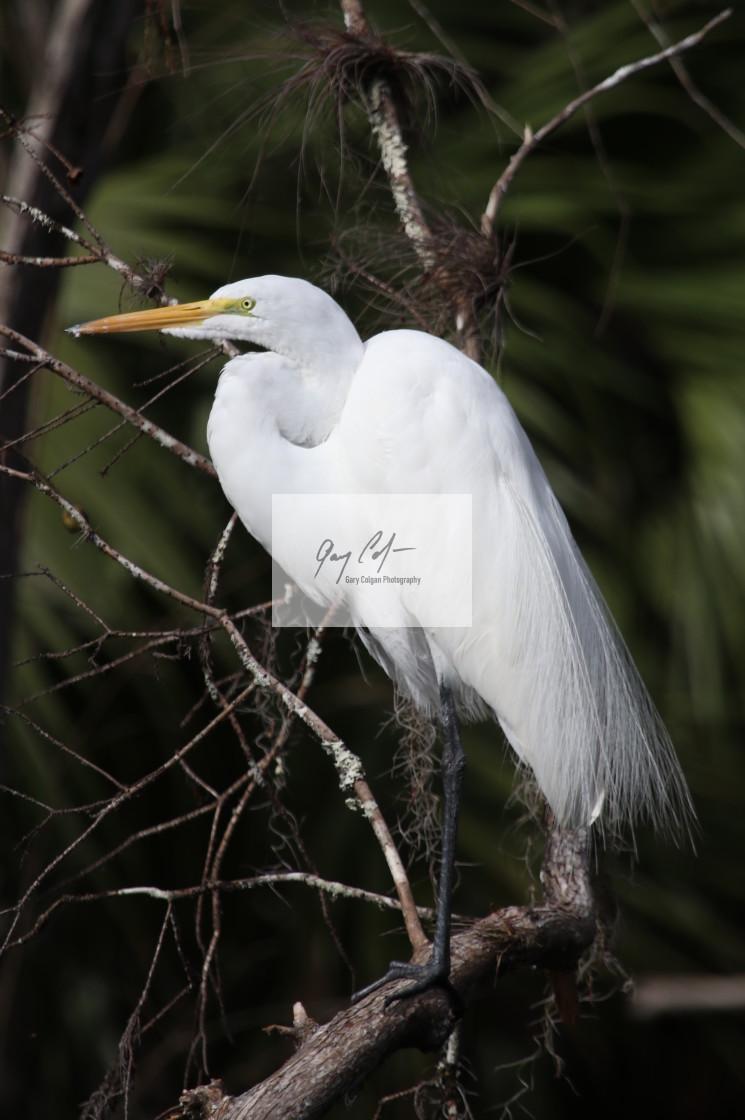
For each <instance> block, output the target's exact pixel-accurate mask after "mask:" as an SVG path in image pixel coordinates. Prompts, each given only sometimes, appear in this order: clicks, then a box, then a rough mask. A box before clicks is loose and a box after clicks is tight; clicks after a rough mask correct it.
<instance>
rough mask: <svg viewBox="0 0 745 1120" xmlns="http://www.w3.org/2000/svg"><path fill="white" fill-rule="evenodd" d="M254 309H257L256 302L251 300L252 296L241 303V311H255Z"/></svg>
mask: <svg viewBox="0 0 745 1120" xmlns="http://www.w3.org/2000/svg"><path fill="white" fill-rule="evenodd" d="M254 307H256V300H255V299H251V297H250V296H246V298H245V299H242V300H241V302H240V309H241V311H253V309H254Z"/></svg>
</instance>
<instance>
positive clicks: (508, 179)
mask: <svg viewBox="0 0 745 1120" xmlns="http://www.w3.org/2000/svg"><path fill="white" fill-rule="evenodd" d="M731 15H732V9H731V8H725V9H724V11H721V12H720V13H719V15H716V16H714V18H713V19H710V20H709V22H708V23H706V24H704V26H703V27H702V28H700V30H698V31H696V32H694V33H693V34H692V35H687V36H686V37H685V39H681V40H680V42H678V43H673V45H672V46H670V47H666V48H665V49H664V50H662V51H659V52H658V53H657V54H652V55H648V56H647V57H646V58H640V59H637V61H636V62H630V63H628V64H627V65H626V66H619V68H618V70H616V71H614V73H613V74H610V75H609V76H608V77H607V78H603V80H602V81H601V82H598V83H597V85H594V86H593V87H592V89H588V90H586V91H585V92H584V93H582V94H580V95H579V97H575V98H574V100H573V101H570V102H569V104H568V105H565V106H564V108H563V109H562V110H561V112H559V113H557V114H556V116H555V117H552V118H551V120H550V121H547V122H546V124H544V125H542V126H541V127H540V128H539V129H537V131H535V132H534V131H533V130H532V128H531V127H530V125H526V126H525V132H524V136H523V142H522V144H521V145H520V147H519V148H518V149H517V151H516V152H515V154H514V155H513V156H512V158H511V159H510V162H509V163H508V165H507V167H506V168H505V170H504V171H503V172H502V174H501V175H500V176H499V178H498V179H497V181H496V183H495V184H494V186H493V187H492V190H491V193H490V195H489V200H488V202H487V204H486V208H485V210H484V213H483V215H482V218H481V229H482V232H483V233H484V234H485V235H486V236H491V235H492V233H493V232H494V229H495V226H496V222H497V218H498V216H499V210H500V208H501V206H502V203H503V201H504V197H505V195H506V194H507V191H508V190H509V189H510V187H511V186H512V183H513V182H514V179H515V176H516V175H517V173H518V171H519V170H520V168H521V167H522V165H523V164H524V163H525V161H526V159H527V158H528V157H529V156H530V155H531V154H532V153H533V152H534V151H535V149H536V148H537V147H539V146H540V145H541V144H542V143H543V141H544V140H545V139H546V137H547V136H550V135H551V133H552V132H555V131H556V130H557V128H559V127H560V126H561V125H562V124H565V123H566V121H568V120H570V119H571V118H572V117H573V116H574V114H575V113H576V112H577V110H578V109H581V108H582V107H583V106H584V105H587V104H588V102H590V101H592V100H593V99H594V98H596V97H598V96H599V94H601V93H606V92H607V91H608V90H609V89H614V88H615V87H616V86H619V85H620V84H621V82H625V81H626V80H627V79H628V78H631V77H633V76H634V75H635V74H641V73H642V71H644V70H648V69H649V68H650V67H651V66H659V64H660V63H661V62H665V61H666V60H668V59H671V58H675V57H676V56H677V55H680V54H683V53H684V52H685V51H688V50H691V48H692V47H696V46H698V44H699V43H700V42H701V40H702V39H703V38H704V37H705V36H706V35H708V34H709V32H710V31H713V30H714V28H715V27H718V26H719V25H720V24H721V23H723V22H724V20H726V19H729V17H730V16H731Z"/></svg>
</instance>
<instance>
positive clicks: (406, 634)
mask: <svg viewBox="0 0 745 1120" xmlns="http://www.w3.org/2000/svg"><path fill="white" fill-rule="evenodd" d="M143 329H157V330H163V331H166V332H167V333H169V334H173V335H178V336H181V337H187V338H193V339H209V340H222V339H233V340H240V341H245V342H250V343H255V344H257V345H258V346H260V347H262V348H263V349H262V351H261V352H252V353H246V354H243V355H241V356H239V357H237V358H233V359H231V360H230V361H228V363H227V364H226V365H225V367H224V369H223V371H222V374H221V376H220V379H219V382H218V386H217V391H216V394H215V400H214V404H213V407H212V411H211V414H210V417H209V422H208V425H207V439H208V443H209V448H210V453H211V455H212V459H213V462H214V465H215V468H216V470H217V473H218V476H219V479H220V483H221V485H222V488H223V490H224V492H225V494H226V496H227V498H228V500H229V502H230V503H231V504H232V506H233V507H234V508H235V510H236V511H237V512H238V514H239V516H240V518H241V520H242V521H243V523H244V525H245V526H246V528H247V529H248V531H249V533H251V534H252V535H253V536H254V537H255V538H256V539H257V540H259V541H260V542H261V544H262V545H264V547H265V548H267V550H269V551H271V548H272V496H273V495H275V494H278V493H290V494H337V493H339V492H342V493H353V494H370V495H374V494H377V495H381V496H385V495H393V494H419V495H424V494H431V495H469V496H470V499H471V508H472V514H473V520H472V540H471V545H472V570H471V577H472V582H471V588H470V590H471V595H472V599H471V606H472V614H471V618H470V625H468V624H463V623H462V622H461V623H460V624H458V625H442V624H438V623H436V622H435V623H433V622H432V621H431V619H430V618H429V617H428V613H427V612H428V610H429V609H430V608H432V607H433V606H434V604H433V602H432V601H430V600H428V599H427V592H426V590H424V591H421V592H420V593H419V597H418V598H417V596H416V595H415V594H414V592H413V590H412V589H411V588H410V587H409V586H407V585H402V584H394V585H392V586H391V587H388V588H386V589H385V596H384V600H383V602H384V604H385V610H384V614H383V617H384V620H385V622H386V623H387V624H386V625H381V624H380V617H379V615H376V616H375V618H374V619H373V618H371V615H370V611H371V609H372V607H371V600H372V597H371V594H369V593H368V594H367V595H365V594H363V593H362V591H361V589H360V588H359V587H356V586H355V585H346V584H345V583H343V582H340V583H339V584H336V583H334V587H333V588H332V587H331V582H330V581H329V580H328V579H326V580H325V582H324V581H323V580H321V581H320V582H319V581H313V580H310V581H309V580H308V578H307V557H301V556H300V548H299V546H298V547H297V548H296V549H293V546H292V544H290V545H289V546H287V545H285V546H284V548H283V550H281V551H282V555H281V556H276V557H275V559H277V560H279V561H280V563H281V564H282V566H283V568H284V569H285V571H286V572H287V574H288V575H289V576H290V577H291V578H293V579H295V580H296V581H297V582H298V583H299V584H300V586H301V587H303V589H304V590H305V591H306V592H307V593H309V594H310V595H311V596H313V597H315V598H316V599H317V600H318V601H319V602H321V603H328V601H329V599H330V597H331V595H332V594H333V593H336V594H339V595H341V600H342V604H343V605H344V606H345V607H346V608H347V610H348V612H349V614H350V616H351V618H352V621H353V622H354V624H355V626H356V627H357V629H358V631H359V633H360V635H361V638H362V640H363V642H364V643H365V645H366V646H367V648H368V649H369V651H370V652H371V654H372V655H373V657H375V658H376V659H377V660H378V662H379V663H380V664H381V665H382V667H383V668H384V669H385V671H386V672H387V673H388V675H389V676H390V677H391V678H392V679H393V680H394V681H395V682H396V684H397V685H398V687H399V688H401V689H402V690H403V691H404V692H405V693H408V695H409V696H411V697H412V698H413V699H414V701H415V702H416V703H417V704H418V705H420V706H421V707H422V708H424V709H426V710H427V711H430V712H431V711H435V712H437V714H438V715H439V717H440V719H441V721H442V724H443V729H444V749H443V756H442V773H443V786H444V796H445V801H444V812H443V842H442V846H443V851H442V864H441V873H440V874H441V877H440V889H439V894H438V910H437V920H436V926H435V934H434V939H433V949H432V955H431V958H430V961H429V962H428V963H427V964H425V965H419V966H415V965H412V964H403V963H401V962H393V963H392V965H391V968H390V969H389V971H388V972H387V973H386V975H385V976H384V977H383V979H382V980H381V981H379V982H377V983H376V984H374V985H371V986H370V988H373V987H377V986H378V984H380V983H383V982H384V981H386V980H390V979H399V978H402V977H410V978H411V979H412V980H413V983H412V984H411V985H409V986H408V987H406V988H405V989H404V990H403V992H402V993H400V994H402V995H407V994H410V993H412V992H414V991H420V990H423V989H425V988H427V987H429V986H431V985H432V984H433V983H446V982H447V977H448V974H449V969H450V945H449V942H450V908H451V895H452V880H453V866H454V858H455V836H456V830H457V819H458V808H459V803H460V793H461V786H462V776H463V767H464V762H465V759H464V754H463V748H462V746H461V743H460V737H459V733H458V727H457V721H456V711H459V712H461V713H464V714H466V715H469V716H474V715H477V714H480V713H482V712H483V711H485V710H487V711H488V710H490V711H491V712H492V713H493V714H494V716H496V718H497V720H498V721H499V723H500V724H501V726H502V729H503V731H504V733H505V736H506V737H507V740H508V741H509V743H510V744H511V746H512V748H513V749H514V751H515V754H516V755H517V758H518V760H519V762H520V764H522V765H523V766H524V767H528V768H529V769H530V770H531V771H532V773H533V774H534V776H535V780H536V781H537V783H538V786H539V787H540V790H541V792H542V794H543V796H544V797H545V799H546V801H547V802H548V804H549V806H550V808H551V809H552V811H553V813H554V815H555V817H556V819H557V821H558V822H559V824H560V825H562V826H564V827H567V828H572V827H581V826H589V825H590V824H591V823H592V822H593V821H595V820H596V819H597V818H601V823H600V827H602V829H603V831H604V833H605V834H606V835H610V836H614V835H616V834H617V833H618V832H619V831H620V830H621V829H622V828H623V827H624V826H631V827H632V828H633V825H634V822H635V821H638V820H640V819H647V820H649V821H651V822H652V823H653V824H655V825H657V826H659V827H662V828H666V829H668V830H672V831H677V830H680V829H682V828H684V827H685V826H686V824H687V822H688V821H689V820H690V819H691V817H692V815H693V810H692V806H691V801H690V795H689V793H688V790H687V787H686V784H685V780H684V778H683V775H682V773H681V770H680V766H679V764H678V761H677V759H676V756H675V753H674V750H673V747H672V744H671V742H670V739H669V737H668V735H667V732H666V730H665V728H664V726H663V724H662V721H661V719H660V717H659V715H658V713H657V711H656V709H655V707H654V705H653V703H652V701H651V699H650V697H649V695H648V693H647V690H646V688H645V687H644V684H643V682H642V680H641V678H640V676H639V674H638V672H637V670H636V668H635V666H634V664H633V662H632V660H631V657H630V655H629V652H628V650H627V648H626V646H625V644H624V642H623V639H622V638H621V636H620V635H619V633H618V630H617V629H616V627H615V624H614V622H613V620H612V619H611V617H610V615H609V612H608V609H607V607H606V605H605V603H604V601H603V598H602V595H601V593H600V591H599V589H598V587H597V585H596V583H595V581H594V579H593V577H592V576H591V574H590V572H589V570H588V568H587V566H586V565H585V563H584V561H583V559H582V557H581V555H580V553H579V550H578V548H577V545H576V544H575V542H574V540H573V538H572V535H571V532H570V529H569V526H568V524H567V521H566V518H565V517H564V514H563V512H562V510H561V508H560V506H559V503H558V501H557V499H556V497H555V496H554V494H553V492H552V490H551V487H550V485H549V482H548V479H547V478H546V475H545V474H544V472H543V469H542V467H541V465H540V463H539V461H538V459H537V457H536V455H535V453H534V451H533V449H532V447H531V445H530V443H529V441H528V438H527V436H526V434H525V432H524V431H523V429H522V427H521V426H520V423H519V421H518V419H517V417H516V415H515V413H514V412H513V410H512V408H511V406H510V404H509V402H508V400H507V398H506V397H505V395H504V394H503V393H502V391H501V390H500V389H499V387H498V386H497V385H496V383H495V381H494V380H493V378H492V377H491V376H490V375H489V374H488V373H487V372H486V370H484V369H482V368H481V366H479V365H477V364H476V363H475V362H473V361H471V360H470V359H469V358H467V357H465V356H464V355H463V354H462V353H461V352H460V351H459V350H457V349H455V348H454V347H453V346H451V345H450V344H449V343H447V342H445V341H443V340H442V339H440V338H437V337H435V336H433V335H429V334H426V333H424V332H420V331H412V330H395V331H385V332H383V333H382V334H378V335H376V336H375V337H373V338H371V339H369V340H368V341H367V342H363V341H362V340H361V338H360V336H359V334H358V333H357V331H356V329H355V327H354V326H353V324H352V323H351V321H350V320H349V318H348V317H347V315H346V314H345V313H344V311H343V310H342V309H341V307H340V306H339V305H338V304H337V303H336V302H335V301H334V300H333V299H332V298H331V297H330V296H329V295H327V294H326V293H325V292H323V291H322V290H321V289H319V288H317V287H315V286H313V285H312V284H309V283H307V282H306V281H304V280H299V279H291V278H288V277H282V276H260V277H257V278H255V279H251V280H241V281H238V282H237V283H233V284H228V285H226V286H224V287H222V288H219V289H218V290H217V291H216V292H215V293H214V295H213V296H212V297H211V298H210V299H208V300H204V301H200V302H197V303H187V304H180V305H175V306H171V307H163V308H158V309H155V310H150V311H142V312H131V313H128V314H124V315H115V316H111V317H109V318H104V319H99V320H95V321H93V322H89V323H83V324H79V325H77V326H75V327H71V328H70V331H71V332H72V333H73V334H75V335H78V334H87V333H100V332H114V331H134V330H143ZM355 528H356V526H355ZM445 528H447V527H445ZM440 529H442V526H440ZM438 540H439V541H440V543H441V544H442V543H443V542H444V546H443V548H442V551H441V553H440V554H438V564H437V569H438V574H439V579H440V584H439V588H440V590H439V596H440V599H442V597H443V590H442V589H443V588H444V589H445V595H446V596H447V595H449V594H452V595H454V596H455V595H456V587H455V583H456V578H455V577H454V575H453V573H454V571H455V559H456V557H455V555H454V552H455V551H456V550H457V549H456V546H455V544H454V542H453V541H452V540H449V539H448V537H447V532H445V535H444V536H442V533H441V535H440V537H439V538H438ZM378 590H380V589H378ZM432 594H435V593H434V592H433V593H432ZM380 601H381V600H380V599H378V600H376V602H378V603H380ZM368 990H370V989H365V991H368Z"/></svg>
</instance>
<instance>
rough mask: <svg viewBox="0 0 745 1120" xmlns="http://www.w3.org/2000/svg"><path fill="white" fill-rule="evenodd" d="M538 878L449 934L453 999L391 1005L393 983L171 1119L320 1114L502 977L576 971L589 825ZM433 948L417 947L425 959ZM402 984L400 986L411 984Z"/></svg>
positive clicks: (290, 1118)
mask: <svg viewBox="0 0 745 1120" xmlns="http://www.w3.org/2000/svg"><path fill="white" fill-rule="evenodd" d="M552 835H553V837H554V839H553V841H552V842H551V843H550V844H549V845H548V847H547V850H546V858H545V859H544V865H543V870H542V873H541V878H542V880H543V882H544V888H545V894H546V901H545V902H544V904H543V905H539V906H508V907H505V908H504V909H502V910H497V911H496V912H495V913H494V914H490V915H489V917H487V918H482V919H481V920H480V921H477V922H474V923H473V925H471V926H469V927H468V928H467V929H464V930H462V931H461V932H459V933H457V934H455V936H454V937H453V938H452V941H451V950H452V970H451V974H450V980H451V984H452V988H453V990H454V993H455V995H456V997H457V1000H454V999H453V998H452V996H451V995H450V994H449V993H448V992H446V991H445V990H444V989H442V990H434V991H430V992H427V993H425V994H423V995H418V996H413V997H412V998H410V999H405V1000H398V1001H394V1002H393V1003H391V1004H389V1005H388V1006H386V1002H385V1001H386V996H387V995H389V994H390V992H391V991H393V990H395V988H394V986H393V985H390V986H388V987H387V988H385V989H383V990H382V991H378V992H374V993H373V994H372V995H370V996H368V997H367V999H365V1000H362V1001H361V1002H360V1003H358V1004H356V1005H355V1006H354V1007H349V1008H346V1009H345V1010H343V1011H340V1012H338V1014H337V1015H335V1016H334V1018H333V1019H332V1020H331V1021H330V1022H329V1023H326V1024H324V1025H323V1026H320V1027H317V1028H316V1029H314V1030H311V1031H310V1032H308V1031H307V1030H304V1031H302V1032H301V1031H297V1032H296V1035H297V1036H299V1037H298V1042H299V1047H298V1050H297V1052H296V1053H295V1054H294V1055H293V1057H291V1058H290V1059H289V1060H288V1061H287V1062H285V1064H284V1065H283V1066H282V1067H281V1068H280V1069H279V1070H278V1071H277V1072H276V1073H275V1074H273V1075H272V1076H271V1077H268V1078H267V1079H266V1080H265V1081H263V1082H262V1083H261V1084H260V1085H257V1086H255V1087H254V1088H253V1089H250V1090H249V1091H248V1092H246V1093H242V1094H241V1095H240V1096H238V1097H231V1096H228V1095H225V1094H224V1093H223V1091H222V1087H221V1086H220V1084H219V1082H213V1083H212V1084H211V1085H209V1086H203V1087H201V1088H198V1089H194V1090H191V1091H190V1092H186V1093H184V1094H183V1095H182V1097H181V1100H180V1102H179V1105H178V1107H177V1108H176V1109H174V1110H173V1111H172V1112H171V1113H170V1116H171V1117H172V1118H173V1120H176V1118H177V1117H178V1118H183V1120H187V1118H189V1120H270V1118H271V1120H279V1118H281V1120H315V1118H316V1117H321V1116H324V1115H325V1114H326V1112H327V1111H328V1110H329V1109H330V1108H331V1107H332V1105H333V1104H334V1103H335V1102H336V1101H338V1100H340V1099H341V1098H342V1097H344V1096H345V1095H346V1094H349V1093H351V1092H353V1091H354V1089H355V1088H356V1087H357V1086H358V1085H359V1084H361V1083H362V1082H363V1081H364V1080H365V1079H366V1078H367V1077H369V1076H370V1074H371V1073H373V1072H374V1071H375V1070H376V1069H377V1068H378V1067H379V1066H380V1065H382V1063H383V1062H384V1061H385V1060H386V1058H387V1057H389V1056H390V1055H391V1054H392V1053H394V1052H395V1051H397V1050H400V1049H402V1048H404V1047H416V1048H418V1049H421V1050H426V1051H428V1050H434V1049H436V1048H437V1047H439V1046H441V1045H443V1043H444V1042H445V1041H446V1040H447V1039H448V1037H449V1036H450V1034H451V1032H452V1031H453V1028H454V1027H455V1025H456V1023H457V1020H458V1018H459V1016H460V1014H461V1013H462V1010H463V1009H464V1008H465V1007H467V1006H468V1005H469V1004H471V1003H473V1002H474V1001H475V1000H476V999H478V998H481V997H482V996H484V995H487V994H489V993H490V992H493V990H494V987H495V985H496V984H497V983H498V979H499V977H500V976H504V975H505V974H506V973H507V972H510V971H511V970H512V969H514V968H517V967H521V966H525V965H530V966H531V967H534V968H535V967H538V968H544V969H547V970H549V972H550V973H552V974H560V975H566V974H570V975H572V974H573V971H574V968H575V966H576V964H577V962H578V960H579V958H580V957H581V955H582V954H583V952H584V951H585V950H586V949H587V948H588V947H589V946H590V945H591V944H592V942H593V940H594V938H595V911H594V904H593V898H592V888H591V883H590V877H589V836H588V830H587V829H577V830H574V831H569V832H554V833H553V834H552ZM427 954H428V949H427V948H425V949H424V951H422V952H420V953H417V954H415V957H414V959H415V960H416V959H417V958H419V957H421V958H422V959H424V958H426V956H427ZM405 984H406V981H402V982H401V985H402V986H403V985H405Z"/></svg>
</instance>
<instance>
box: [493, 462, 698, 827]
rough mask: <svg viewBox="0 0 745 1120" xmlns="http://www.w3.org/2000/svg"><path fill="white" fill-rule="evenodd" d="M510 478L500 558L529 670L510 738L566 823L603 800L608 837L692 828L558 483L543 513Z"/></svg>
mask: <svg viewBox="0 0 745 1120" xmlns="http://www.w3.org/2000/svg"><path fill="white" fill-rule="evenodd" d="M502 486H503V487H504V494H505V496H506V498H507V502H506V503H505V506H506V508H505V509H504V512H505V513H507V516H508V517H509V516H510V514H511V516H512V518H514V525H511V526H507V525H505V524H504V523H503V524H502V526H501V531H500V541H501V544H500V547H502V548H507V549H508V550H509V551H511V552H512V555H511V556H510V557H509V562H508V563H505V564H503V565H501V566H500V567H501V570H502V571H506V572H509V573H510V574H511V575H510V580H509V588H508V589H505V590H506V594H505V595H504V596H503V597H502V603H503V610H506V611H507V612H509V613H510V614H512V618H511V619H504V620H503V622H504V623H506V629H505V632H507V633H514V634H517V635H519V646H518V647H516V648H514V649H513V650H512V657H513V660H514V662H515V663H516V664H520V665H521V666H522V667H523V668H524V671H523V672H516V673H515V674H514V676H513V681H512V684H513V688H514V690H515V692H514V693H513V696H512V702H511V703H510V709H511V710H512V709H514V710H515V711H516V712H520V713H522V720H521V722H520V724H519V726H514V725H511V724H510V721H509V717H508V718H507V719H506V720H504V719H503V720H502V722H503V726H504V727H505V731H506V733H507V736H508V738H509V739H510V741H511V742H512V744H513V746H514V747H515V749H516V751H517V753H518V755H519V756H520V757H521V759H522V761H523V762H524V763H526V764H527V765H529V766H530V768H531V769H532V770H533V772H534V773H535V776H536V779H537V781H538V784H539V786H540V788H541V790H542V791H543V793H544V795H545V797H546V799H547V800H548V802H549V804H550V805H551V807H552V809H553V811H554V813H555V814H556V816H557V818H558V819H559V821H560V823H562V824H564V825H567V826H576V825H579V824H585V823H588V822H589V821H590V819H591V818H592V817H593V814H594V812H595V811H596V808H597V807H598V806H599V804H600V801H601V799H602V816H601V821H602V827H603V828H604V830H606V831H607V832H609V833H610V834H611V835H614V834H616V833H617V832H619V831H620V830H621V828H622V827H623V826H625V825H626V826H628V825H629V824H630V825H632V827H633V824H634V822H635V821H641V820H648V821H650V822H651V823H652V824H654V825H655V826H657V827H659V828H661V829H663V830H667V831H669V832H670V833H672V834H673V835H678V834H680V833H682V832H684V831H686V830H687V828H688V825H689V822H690V820H691V818H692V816H693V808H692V804H691V800H690V795H689V793H688V789H687V786H686V783H685V779H684V777H683V774H682V772H681V769H680V765H679V763H678V760H677V757H676V755H675V751H674V749H673V746H672V743H671V741H670V737H669V735H668V733H667V731H666V729H665V727H664V724H663V723H662V720H661V718H660V716H659V714H658V712H657V710H656V708H655V706H654V704H653V703H652V700H651V698H650V696H649V694H648V692H647V689H646V687H645V685H644V683H643V681H642V680H641V677H640V676H639V673H638V671H637V669H636V667H635V665H634V663H633V661H632V659H631V655H630V654H629V651H628V649H627V647H626V645H625V643H624V641H623V638H622V637H621V635H620V634H619V632H618V629H617V627H616V625H615V623H614V622H613V620H612V618H611V617H610V614H609V612H608V609H607V607H606V605H605V602H604V600H603V598H602V595H601V593H600V591H599V589H598V587H597V585H596V583H595V580H594V579H593V577H592V575H591V574H590V572H589V570H588V568H587V566H586V564H585V562H584V560H583V559H582V556H581V555H580V552H579V550H578V548H577V546H576V544H575V542H574V540H573V538H572V536H571V533H570V530H569V527H568V525H567V522H566V518H565V517H564V514H563V513H562V511H561V509H560V507H559V505H558V503H557V502H556V499H555V498H554V496H553V494H552V493H550V491H549V493H550V498H549V500H548V501H544V502H543V503H542V504H541V508H542V510H543V516H542V517H541V519H540V521H538V520H537V519H536V517H535V514H534V513H533V512H532V511H531V510H530V509H529V508H528V506H527V504H526V503H525V501H524V499H523V498H522V497H521V495H520V494H519V493H518V492H517V490H516V488H515V487H513V486H512V485H511V484H510V482H509V481H508V480H506V479H503V480H502ZM546 487H547V490H548V484H547V483H546ZM544 497H548V495H545V496H544ZM503 508H504V507H503ZM507 511H509V513H508V512H507ZM528 670H529V671H528ZM498 715H501V713H499V712H498Z"/></svg>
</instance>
